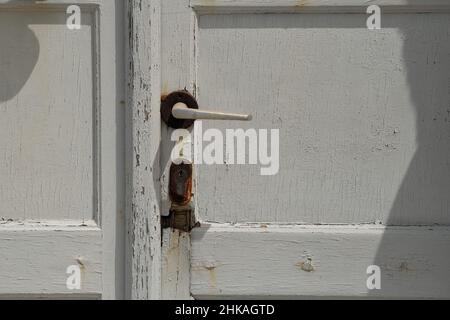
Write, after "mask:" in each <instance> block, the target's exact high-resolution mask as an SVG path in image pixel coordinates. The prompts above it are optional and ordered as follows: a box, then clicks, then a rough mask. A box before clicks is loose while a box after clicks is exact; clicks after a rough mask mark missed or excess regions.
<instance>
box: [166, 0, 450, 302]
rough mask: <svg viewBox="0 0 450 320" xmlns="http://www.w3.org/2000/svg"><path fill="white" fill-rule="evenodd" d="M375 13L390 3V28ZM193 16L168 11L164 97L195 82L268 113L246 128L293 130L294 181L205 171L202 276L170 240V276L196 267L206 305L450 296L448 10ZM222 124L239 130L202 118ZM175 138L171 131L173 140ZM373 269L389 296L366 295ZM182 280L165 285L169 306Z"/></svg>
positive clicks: (287, 150) (283, 6)
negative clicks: (370, 15)
mask: <svg viewBox="0 0 450 320" xmlns="http://www.w3.org/2000/svg"><path fill="white" fill-rule="evenodd" d="M371 4H377V5H381V6H382V7H383V8H382V10H383V13H384V14H383V16H382V29H381V30H379V31H369V30H367V28H366V19H367V14H366V13H365V9H366V8H367V7H368V6H369V5H371ZM190 8H191V9H189V8H187V6H186V1H182V0H180V1H176V2H170V3H169V2H166V3H165V4H164V5H163V10H162V11H163V18H164V19H163V31H162V48H163V52H164V53H165V55H164V56H163V62H162V70H163V75H162V76H163V93H164V94H167V93H169V92H170V91H173V90H177V89H180V88H183V87H185V86H186V87H187V88H188V89H191V90H192V92H193V93H194V94H195V95H196V96H197V98H198V100H199V104H200V105H201V106H216V107H217V108H218V109H220V110H223V111H228V112H242V113H253V114H254V115H255V117H254V121H253V123H252V124H251V126H244V125H242V124H240V125H239V127H244V128H250V127H253V128H264V129H270V128H278V129H280V132H281V139H280V142H281V153H280V155H281V158H280V159H281V171H280V174H279V175H278V176H274V177H261V176H259V168H258V167H248V166H247V167H234V166H223V167H220V166H198V167H197V168H196V174H197V176H196V192H195V195H196V203H197V206H196V211H197V212H196V213H197V214H198V216H199V217H200V219H201V220H202V221H203V222H204V227H203V228H201V229H199V230H195V231H194V232H193V238H192V250H191V263H190V265H191V266H189V265H186V261H188V259H187V258H186V255H188V254H189V251H188V250H183V249H182V248H186V246H185V243H180V242H178V247H177V246H176V244H177V242H176V241H172V240H176V238H173V239H172V238H170V234H169V235H168V238H166V237H165V238H164V239H165V241H164V244H163V257H166V258H167V259H166V261H167V266H169V264H170V263H169V261H175V260H178V261H180V262H179V263H178V267H177V268H174V267H173V266H171V268H170V271H168V272H167V273H168V274H171V275H172V276H173V275H176V274H178V273H182V274H183V276H182V279H183V281H182V283H183V282H184V279H185V277H184V274H186V272H188V270H190V269H191V288H190V291H191V293H192V294H193V295H194V296H195V297H196V298H218V297H231V298H242V297H270V296H271V297H292V298H302V297H303V298H306V297H332V296H336V297H341V298H342V297H384V298H391V297H409V298H419V297H428V298H436V297H441V298H442V297H444V298H448V297H449V296H450V292H449V288H450V285H449V282H448V275H447V272H448V270H449V269H450V261H449V260H450V256H449V255H448V250H447V248H448V245H449V241H450V238H449V232H448V231H449V230H448V225H449V223H450V220H449V219H450V216H449V214H448V212H449V208H450V205H449V204H450V203H449V200H448V194H449V192H450V183H449V181H450V169H449V166H448V159H449V156H450V154H449V152H448V150H450V148H449V147H450V140H449V137H450V136H449V129H448V121H449V119H448V115H447V114H448V101H449V100H450V95H449V92H448V85H447V84H448V71H447V70H449V65H450V61H449V57H448V54H447V53H448V52H449V50H450V48H449V47H448V44H449V43H450V41H449V39H448V36H449V34H450V33H449V30H450V29H449V28H450V15H449V12H450V7H449V3H448V1H444V0H432V1H425V0H380V1H376V0H375V1H370V3H368V2H367V1H357V0H342V1H338V0H309V1H291V0H279V1H277V0H255V1H247V0H214V1H208V0H191V1H190ZM191 10H192V11H194V12H195V13H196V16H195V17H193V16H192V11H191ZM259 13H266V14H259ZM280 13H292V14H280ZM304 13H308V14H304ZM310 13H311V14H310ZM347 13H352V14H347ZM354 13H359V14H354ZM410 13H424V14H421V15H415V14H410ZM189 15H190V18H188V16H189ZM189 19H190V20H191V23H192V22H193V23H194V25H193V26H191V27H190V28H189V27H188V20H189ZM192 52H193V53H194V54H193V56H192ZM236 108H237V109H236ZM212 127H213V128H219V129H226V128H236V127H237V126H236V125H234V124H230V123H225V124H222V125H220V124H217V123H214V124H212V123H208V122H205V123H204V128H205V129H207V128H212ZM170 133H171V132H170V131H166V130H165V129H164V128H163V134H162V137H163V141H166V139H167V141H169V139H168V138H169V137H170V135H169V134H170ZM167 141H166V142H164V143H163V146H164V145H170V144H169V143H168V142H167ZM163 148H164V147H163ZM162 154H163V157H162V159H163V161H162V167H163V168H164V166H165V165H166V161H165V160H167V159H168V158H167V152H166V151H163V152H162ZM164 179H166V181H165V180H164ZM166 182H167V176H164V175H163V179H162V183H163V185H162V187H163V193H162V198H163V203H165V201H167V192H166V189H164V188H166V187H165V185H166ZM164 212H165V210H163V213H164ZM208 221H214V222H218V223H220V224H213V225H210V226H208V225H207V222H208ZM230 222H231V223H235V222H242V223H249V222H250V223H251V222H258V223H259V224H258V225H257V226H238V225H234V224H232V225H229V224H226V223H230ZM266 223H269V224H266ZM270 223H273V224H274V226H272V225H270ZM299 223H303V224H305V225H301V226H300V225H298V224H299ZM366 223H368V224H370V225H367V226H366V225H364V224H366ZM380 223H381V224H384V225H388V226H389V227H382V226H377V225H378V224H380ZM205 224H206V225H205ZM313 224H324V226H313ZM329 224H342V226H340V225H339V226H338V225H334V226H325V225H329ZM396 225H400V226H399V227H395V226H396ZM414 225H421V226H422V227H415V226H414ZM432 225H442V226H440V227H436V226H433V227H431V226H432ZM180 244H182V245H180ZM170 250H173V252H175V254H173V255H171V252H170ZM180 252H181V253H182V252H184V255H185V256H181V258H180ZM308 259H311V260H308ZM372 264H375V265H379V266H380V267H381V268H382V272H383V273H382V277H383V278H382V290H380V291H375V292H369V291H368V289H367V287H366V280H367V274H366V269H367V267H368V266H369V265H372ZM173 279H176V278H174V277H172V278H170V276H168V275H164V279H163V292H164V290H165V288H168V291H167V292H168V296H169V297H170V296H172V297H173V296H175V295H176V292H177V286H176V281H173ZM169 280H171V281H169Z"/></svg>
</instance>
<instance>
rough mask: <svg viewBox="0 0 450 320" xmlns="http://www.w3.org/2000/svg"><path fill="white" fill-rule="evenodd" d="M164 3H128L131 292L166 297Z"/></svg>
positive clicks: (134, 295) (154, 0) (142, 296)
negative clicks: (163, 261) (163, 241)
mask: <svg viewBox="0 0 450 320" xmlns="http://www.w3.org/2000/svg"><path fill="white" fill-rule="evenodd" d="M160 9H161V1H159V0H151V1H139V0H129V1H127V25H128V30H127V37H128V48H127V51H128V62H127V66H128V106H129V109H130V110H129V112H130V114H129V117H130V118H129V120H128V121H127V123H128V124H129V126H130V127H129V129H128V132H129V133H131V137H130V142H129V145H130V149H131V150H129V154H130V155H132V157H131V158H129V159H128V170H127V172H129V174H130V176H129V177H128V186H129V195H128V199H129V200H130V202H129V203H128V223H127V224H128V243H127V251H128V254H127V257H128V258H127V259H128V264H127V276H128V282H127V291H128V293H127V294H128V295H129V297H130V298H132V299H158V298H160V297H161V224H160V215H161V213H160V183H159V181H158V180H159V176H160V161H159V157H160V153H159V152H160V151H159V147H160V140H161V134H160V132H161V119H160V112H159V108H160V101H161V98H160V93H161V87H160V79H161V73H160V72H161V69H160V50H161V46H160V45H161V44H160V40H161V33H160V32H161V30H160V27H161V26H160V19H161V16H160V15H161V11H160Z"/></svg>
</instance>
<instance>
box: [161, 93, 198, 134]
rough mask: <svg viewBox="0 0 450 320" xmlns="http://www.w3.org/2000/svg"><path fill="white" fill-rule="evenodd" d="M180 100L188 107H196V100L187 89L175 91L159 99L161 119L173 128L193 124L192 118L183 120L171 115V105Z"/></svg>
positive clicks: (183, 127) (181, 127)
mask: <svg viewBox="0 0 450 320" xmlns="http://www.w3.org/2000/svg"><path fill="white" fill-rule="evenodd" d="M179 102H182V103H184V104H185V105H187V106H188V108H190V109H198V103H197V100H195V98H194V96H193V95H191V94H190V93H189V92H187V91H175V92H172V93H171V94H169V95H168V96H164V97H162V99H161V117H162V120H163V121H164V122H165V123H166V124H167V125H168V126H169V127H170V128H173V129H187V128H189V127H191V126H193V125H194V120H183V119H177V118H174V117H173V115H172V109H173V107H174V106H175V105H176V104H177V103H179Z"/></svg>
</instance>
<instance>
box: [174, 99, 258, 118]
mask: <svg viewBox="0 0 450 320" xmlns="http://www.w3.org/2000/svg"><path fill="white" fill-rule="evenodd" d="M172 115H173V116H174V118H177V119H183V120H237V121H251V120H252V116H251V115H249V114H236V113H223V112H215V111H205V110H197V109H190V108H188V106H187V105H186V104H184V103H182V102H179V103H177V104H175V106H174V107H173V109H172Z"/></svg>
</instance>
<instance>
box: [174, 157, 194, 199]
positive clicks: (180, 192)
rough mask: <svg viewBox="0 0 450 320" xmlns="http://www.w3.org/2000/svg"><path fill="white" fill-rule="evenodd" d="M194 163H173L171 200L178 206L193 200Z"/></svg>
mask: <svg viewBox="0 0 450 320" xmlns="http://www.w3.org/2000/svg"><path fill="white" fill-rule="evenodd" d="M192 172H193V167H192V164H184V163H182V164H180V165H175V164H172V166H171V167H170V184H169V194H170V200H171V201H172V202H173V203H174V204H176V205H177V206H185V205H188V204H189V203H190V202H191V200H192Z"/></svg>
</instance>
